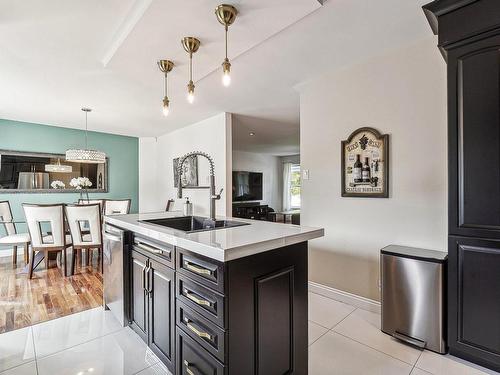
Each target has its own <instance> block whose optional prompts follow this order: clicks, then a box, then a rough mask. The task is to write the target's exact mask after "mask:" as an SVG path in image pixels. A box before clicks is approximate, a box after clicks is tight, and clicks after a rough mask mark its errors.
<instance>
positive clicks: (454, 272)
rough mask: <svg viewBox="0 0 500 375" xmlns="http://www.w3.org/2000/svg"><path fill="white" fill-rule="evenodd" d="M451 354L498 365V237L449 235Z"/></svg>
mask: <svg viewBox="0 0 500 375" xmlns="http://www.w3.org/2000/svg"><path fill="white" fill-rule="evenodd" d="M449 282H450V284H451V285H452V287H451V288H450V290H449V298H450V303H452V304H453V305H451V306H450V313H449V337H450V339H452V340H453V342H452V343H451V344H450V348H451V352H452V354H455V355H458V356H461V357H464V358H466V359H475V360H476V361H477V362H479V363H481V364H484V365H489V366H490V367H492V368H495V369H500V366H499V364H500V240H484V239H478V238H466V237H452V236H450V239H449Z"/></svg>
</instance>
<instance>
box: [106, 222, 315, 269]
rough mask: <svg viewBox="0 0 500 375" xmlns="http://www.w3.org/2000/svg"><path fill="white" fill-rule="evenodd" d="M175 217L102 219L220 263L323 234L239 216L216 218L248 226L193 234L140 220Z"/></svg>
mask: <svg viewBox="0 0 500 375" xmlns="http://www.w3.org/2000/svg"><path fill="white" fill-rule="evenodd" d="M178 216H184V215H183V214H182V213H181V212H155V213H145V214H129V215H116V216H106V217H105V218H104V220H105V222H106V223H109V224H111V225H115V226H117V227H120V228H122V229H126V230H130V231H133V232H136V233H139V234H142V235H144V236H146V237H149V238H152V239H156V240H158V241H162V242H166V243H168V244H171V245H174V246H179V247H182V248H184V249H187V250H190V251H193V252H196V253H198V254H201V255H204V256H207V257H209V258H212V259H216V260H218V261H221V262H224V261H230V260H233V259H238V258H242V257H245V256H249V255H253V254H257V253H261V252H264V251H268V250H272V249H276V248H279V247H283V246H288V245H292V244H296V243H299V242H304V241H308V240H312V239H314V238H318V237H323V236H324V230H323V228H311V227H304V226H299V225H293V224H282V223H272V222H268V221H259V220H247V219H240V218H224V217H217V219H221V220H233V221H239V222H245V223H249V224H250V225H243V226H239V227H233V228H221V229H216V230H209V231H204V232H195V233H185V232H183V231H180V230H176V229H171V228H167V227H162V226H159V225H155V224H149V223H145V222H143V221H142V220H150V219H160V218H168V217H178Z"/></svg>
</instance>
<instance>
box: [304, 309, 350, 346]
mask: <svg viewBox="0 0 500 375" xmlns="http://www.w3.org/2000/svg"><path fill="white" fill-rule="evenodd" d="M352 307H354V306H352ZM356 310H357V308H356V307H355V308H354V310H352V311H351V312H350V313H349V314H347V315H346V316H345V317H344V318H343V319H342V320H341V321H340V322H338V323H337V324H335V325H334V326H333V327H332V328H327V327H325V326H322V325H321V324H318V323H316V322H315V321H313V320H310V321H311V322H313V323H314V324H317V325H319V326H320V327H322V328H324V329H326V331H325V332H323V334H321V336H319V337H318V338H317V339H316V340H314V341H313V342H312V343H310V344H309V345H307V347H310V346H311V345H312V344H314V343H315V342H316V341H318V340H319V339H320V338H322V337H323V336H324V335H326V334H327V333H328V332H330V331H331V330H333V329H334V328H335V327H336V326H337V325H339V324H340V323H342V322H343V321H344V320H345V319H347V317H349V315H351V314H352V313H353V312H354V311H356Z"/></svg>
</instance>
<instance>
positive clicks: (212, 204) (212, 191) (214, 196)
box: [177, 151, 224, 221]
mask: <svg viewBox="0 0 500 375" xmlns="http://www.w3.org/2000/svg"><path fill="white" fill-rule="evenodd" d="M191 156H204V157H205V158H207V160H208V163H209V164H210V219H212V220H214V221H215V201H218V200H219V199H220V195H221V194H222V191H223V190H224V189H220V192H219V194H215V165H214V159H212V157H211V156H210V155H208V154H207V153H206V152H202V151H191V152H188V153H187V154H186V155H184V156H183V157H181V158H180V159H179V164H178V165H177V175H178V179H179V180H178V181H177V182H178V184H177V197H178V198H179V199H180V198H182V166H183V165H184V162H185V161H186V159H187V158H189V157H191Z"/></svg>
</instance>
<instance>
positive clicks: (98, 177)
mask: <svg viewBox="0 0 500 375" xmlns="http://www.w3.org/2000/svg"><path fill="white" fill-rule="evenodd" d="M65 158H66V155H64V154H55V153H42V152H26V151H12V150H0V194H2V193H3V194H18V193H32V194H33V193H35V194H40V193H81V192H82V190H81V189H75V188H73V187H72V186H71V185H70V182H71V180H72V179H73V178H78V177H87V178H89V180H90V181H91V182H92V186H91V187H89V188H87V189H86V191H87V192H88V193H107V192H108V165H109V159H108V158H106V163H104V164H87V163H74V162H67V161H66V160H65ZM58 164H61V165H63V166H70V167H71V169H70V171H66V172H57V171H52V170H48V169H47V167H46V166H47V165H58ZM55 182H57V184H55Z"/></svg>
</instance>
